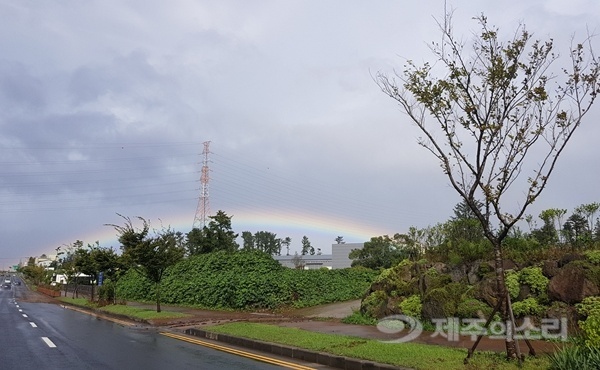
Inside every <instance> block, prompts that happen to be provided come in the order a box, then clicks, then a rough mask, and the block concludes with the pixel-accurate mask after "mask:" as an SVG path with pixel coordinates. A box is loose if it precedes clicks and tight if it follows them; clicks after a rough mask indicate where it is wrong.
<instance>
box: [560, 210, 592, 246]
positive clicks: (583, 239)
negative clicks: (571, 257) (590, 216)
mask: <svg viewBox="0 0 600 370" xmlns="http://www.w3.org/2000/svg"><path fill="white" fill-rule="evenodd" d="M563 234H564V236H565V238H566V240H567V243H569V244H570V245H571V248H573V249H575V248H582V247H583V246H585V245H587V244H589V243H591V232H590V230H589V229H588V222H587V220H586V219H585V217H584V216H583V215H581V214H580V213H577V212H575V213H573V214H572V215H571V216H569V218H567V221H565V224H564V225H563Z"/></svg>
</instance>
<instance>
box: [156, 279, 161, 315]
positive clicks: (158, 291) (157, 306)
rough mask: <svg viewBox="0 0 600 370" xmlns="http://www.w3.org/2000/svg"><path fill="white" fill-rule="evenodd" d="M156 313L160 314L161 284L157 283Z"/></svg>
mask: <svg viewBox="0 0 600 370" xmlns="http://www.w3.org/2000/svg"><path fill="white" fill-rule="evenodd" d="M156 312H160V283H156Z"/></svg>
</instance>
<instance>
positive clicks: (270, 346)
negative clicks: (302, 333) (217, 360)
mask: <svg viewBox="0 0 600 370" xmlns="http://www.w3.org/2000/svg"><path fill="white" fill-rule="evenodd" d="M184 333H185V334H187V335H193V336H195V337H199V338H205V339H210V340H215V341H219V342H224V343H228V344H232V345H235V346H240V347H246V348H250V349H255V350H257V351H262V352H267V353H272V354H274V355H279V356H285V357H290V358H294V359H297V360H300V361H307V362H314V363H317V364H321V365H326V366H331V367H335V368H338V369H345V370H410V369H409V368H406V367H398V366H393V365H387V364H378V363H376V362H371V361H366V360H359V359H355V358H351V357H345V356H337V355H333V354H330V353H323V352H316V351H310V350H307V349H302V348H296V347H290V346H286V345H282V344H276V343H269V342H263V341H260V340H255V339H248V338H241V337H234V336H231V335H227V334H219V333H212V332H209V331H206V330H202V329H196V328H189V329H186V330H185V331H184Z"/></svg>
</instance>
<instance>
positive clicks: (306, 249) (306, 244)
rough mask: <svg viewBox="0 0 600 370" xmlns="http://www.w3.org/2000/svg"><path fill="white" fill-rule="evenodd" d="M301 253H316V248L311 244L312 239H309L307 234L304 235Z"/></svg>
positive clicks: (304, 254)
mask: <svg viewBox="0 0 600 370" xmlns="http://www.w3.org/2000/svg"><path fill="white" fill-rule="evenodd" d="M301 254H302V255H303V256H306V255H307V254H310V255H314V254H315V248H313V246H312V245H311V244H310V240H308V237H307V236H306V235H304V236H303V237H302V252H301Z"/></svg>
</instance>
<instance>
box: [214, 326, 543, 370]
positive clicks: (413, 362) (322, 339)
mask: <svg viewBox="0 0 600 370" xmlns="http://www.w3.org/2000/svg"><path fill="white" fill-rule="evenodd" d="M205 329H206V330H208V331H211V332H215V333H223V334H229V335H233V336H239V337H244V338H251V339H258V340H263V341H266V342H272V343H279V344H284V345H289V346H294V347H300V348H304V349H309V350H313V351H319V352H326V353H331V354H335V355H339V356H347V357H352V358H359V359H364V360H369V361H375V362H380V363H386V364H392V365H396V366H406V367H411V368H414V369H423V370H428V369H440V368H443V369H444V370H465V369H466V370H475V369H486V370H512V369H515V370H516V369H519V367H518V365H517V362H516V361H514V362H509V361H506V360H505V355H504V354H503V353H493V352H476V353H475V355H474V356H473V358H472V359H471V360H470V362H469V364H468V365H464V362H463V361H464V359H465V357H466V356H467V351H466V350H464V349H456V348H449V347H443V346H436V345H426V344H419V343H410V342H409V343H383V342H380V341H377V340H371V339H364V338H358V337H350V336H343V335H334V334H324V333H315V332H310V331H306V330H301V329H297V328H286V327H279V326H275V325H267V324H257V323H247V322H236V323H228V324H222V325H216V326H210V327H206V328H205ZM549 364H550V363H549V360H548V358H547V357H546V356H542V357H539V358H527V359H526V361H525V362H524V364H523V367H522V368H521V369H526V370H534V369H547V368H548V367H549Z"/></svg>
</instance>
